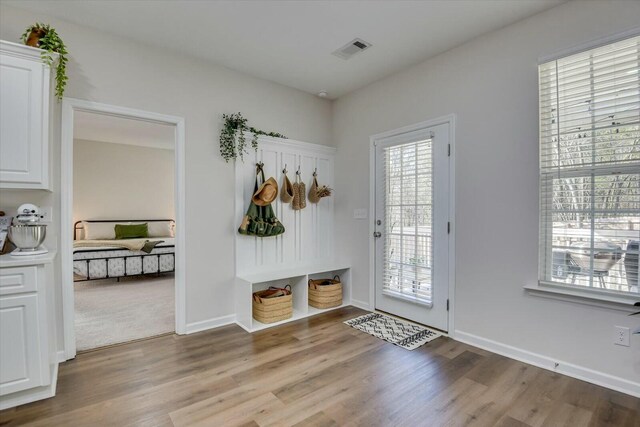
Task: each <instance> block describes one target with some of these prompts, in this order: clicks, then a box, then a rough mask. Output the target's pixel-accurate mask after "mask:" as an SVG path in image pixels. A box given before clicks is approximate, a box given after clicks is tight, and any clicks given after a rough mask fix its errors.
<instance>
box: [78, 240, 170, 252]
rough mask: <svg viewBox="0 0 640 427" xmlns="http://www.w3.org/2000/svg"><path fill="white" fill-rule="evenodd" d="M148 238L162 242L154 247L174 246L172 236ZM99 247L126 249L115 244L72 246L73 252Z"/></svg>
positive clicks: (99, 248)
mask: <svg viewBox="0 0 640 427" xmlns="http://www.w3.org/2000/svg"><path fill="white" fill-rule="evenodd" d="M146 240H149V241H150V242H156V241H159V240H161V241H162V243H159V244H158V245H156V248H161V247H166V246H174V245H175V240H176V239H175V238H174V237H158V238H149V239H146ZM76 241H77V242H90V240H76ZM113 242H114V243H117V242H118V240H114V241H113ZM101 249H122V250H123V251H126V250H127V249H124V248H122V247H118V246H117V245H114V246H86V247H78V248H76V247H74V248H73V253H76V252H81V251H99V250H101Z"/></svg>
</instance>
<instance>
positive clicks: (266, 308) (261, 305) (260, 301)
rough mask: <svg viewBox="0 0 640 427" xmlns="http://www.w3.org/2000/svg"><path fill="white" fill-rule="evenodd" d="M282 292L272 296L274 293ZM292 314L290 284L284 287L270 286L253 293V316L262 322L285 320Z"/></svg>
mask: <svg viewBox="0 0 640 427" xmlns="http://www.w3.org/2000/svg"><path fill="white" fill-rule="evenodd" d="M278 293H280V294H284V295H280V296H274V294H278ZM292 315H293V297H292V295H291V286H289V285H287V286H285V287H284V288H274V287H271V288H269V289H266V290H264V291H258V292H254V293H253V318H254V319H256V320H257V321H258V322H262V323H273V322H278V321H280V320H285V319H288V318H290V317H291V316H292Z"/></svg>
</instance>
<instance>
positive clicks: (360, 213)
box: [353, 209, 367, 219]
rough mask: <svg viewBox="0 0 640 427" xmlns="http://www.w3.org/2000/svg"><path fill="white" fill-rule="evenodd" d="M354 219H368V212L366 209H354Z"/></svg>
mask: <svg viewBox="0 0 640 427" xmlns="http://www.w3.org/2000/svg"><path fill="white" fill-rule="evenodd" d="M353 219H367V210H366V209H354V210H353Z"/></svg>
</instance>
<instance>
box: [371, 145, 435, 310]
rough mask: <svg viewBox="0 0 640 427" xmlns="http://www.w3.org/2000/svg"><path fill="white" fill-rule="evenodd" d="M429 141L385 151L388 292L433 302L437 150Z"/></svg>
mask: <svg viewBox="0 0 640 427" xmlns="http://www.w3.org/2000/svg"><path fill="white" fill-rule="evenodd" d="M431 143H432V140H431V139H426V140H421V141H417V142H411V143H406V144H401V145H395V146H392V147H388V148H386V149H385V150H384V178H385V189H386V191H385V194H386V197H385V211H386V217H385V218H386V221H385V223H386V232H385V248H384V254H385V256H384V273H383V274H384V279H383V292H387V293H392V294H393V293H394V294H400V295H402V296H404V297H407V298H411V299H415V300H417V301H421V302H425V303H429V302H431V296H432V278H433V229H432V227H433V188H432V187H433V152H432V145H431Z"/></svg>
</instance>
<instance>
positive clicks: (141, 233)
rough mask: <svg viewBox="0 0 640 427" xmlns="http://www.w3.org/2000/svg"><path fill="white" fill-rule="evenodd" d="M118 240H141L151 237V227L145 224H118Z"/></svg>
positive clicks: (116, 229)
mask: <svg viewBox="0 0 640 427" xmlns="http://www.w3.org/2000/svg"><path fill="white" fill-rule="evenodd" d="M115 231H116V239H140V238H143V237H149V225H148V224H147V223H146V222H145V223H144V224H116V227H115Z"/></svg>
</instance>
